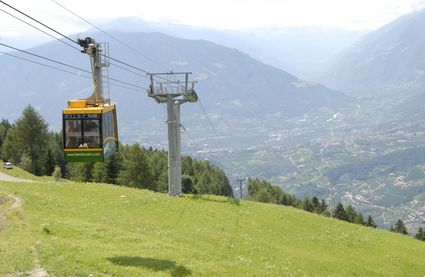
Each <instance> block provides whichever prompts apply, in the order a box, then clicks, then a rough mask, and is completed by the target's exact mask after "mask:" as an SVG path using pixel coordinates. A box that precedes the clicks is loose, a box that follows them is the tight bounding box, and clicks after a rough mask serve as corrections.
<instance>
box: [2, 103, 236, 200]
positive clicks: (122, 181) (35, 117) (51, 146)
mask: <svg viewBox="0 0 425 277" xmlns="http://www.w3.org/2000/svg"><path fill="white" fill-rule="evenodd" d="M119 148H120V150H119V151H118V152H117V153H115V154H114V155H112V157H111V158H109V159H107V160H106V161H105V162H96V163H94V162H92V163H66V162H65V160H64V156H63V136H62V134H61V133H56V132H49V130H48V125H47V123H46V122H45V120H44V119H43V117H42V116H41V115H40V114H39V113H38V112H37V111H36V110H35V109H34V108H33V107H32V106H27V107H26V108H25V109H24V110H23V112H22V115H21V117H20V118H18V119H17V120H16V121H15V122H14V123H13V124H11V123H10V122H9V121H8V120H5V119H3V120H2V121H1V122H0V156H1V158H2V159H3V160H4V161H9V162H12V163H13V164H15V165H17V166H19V167H21V168H22V169H24V170H26V171H28V172H31V173H33V174H34V175H37V176H41V175H48V176H51V175H55V176H56V177H60V178H65V179H70V180H74V181H80V182H101V183H109V184H117V185H122V186H129V187H136V188H143V189H149V190H153V191H158V192H165V191H167V190H168V158H167V152H166V151H165V150H157V149H152V148H149V149H146V148H144V147H141V146H140V145H138V144H134V145H124V144H120V146H119ZM182 190H183V192H184V193H199V194H216V195H224V196H233V190H232V187H231V186H230V182H229V180H228V178H227V176H226V174H225V173H224V171H223V170H221V169H220V168H219V167H217V166H215V165H214V164H212V163H211V162H209V161H200V160H196V159H193V158H191V157H189V156H183V157H182Z"/></svg>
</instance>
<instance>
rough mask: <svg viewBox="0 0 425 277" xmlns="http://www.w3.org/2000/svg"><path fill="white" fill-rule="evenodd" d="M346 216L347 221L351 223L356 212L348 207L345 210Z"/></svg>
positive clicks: (351, 207)
mask: <svg viewBox="0 0 425 277" xmlns="http://www.w3.org/2000/svg"><path fill="white" fill-rule="evenodd" d="M345 212H346V214H347V221H348V222H351V223H353V222H354V219H355V218H356V217H357V212H356V210H355V209H354V208H353V206H351V205H348V207H347V209H346V210H345Z"/></svg>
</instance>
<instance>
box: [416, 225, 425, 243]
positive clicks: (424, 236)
mask: <svg viewBox="0 0 425 277" xmlns="http://www.w3.org/2000/svg"><path fill="white" fill-rule="evenodd" d="M415 238H416V239H418V240H423V241H425V232H424V230H423V229H422V227H419V230H418V233H417V234H416V235H415Z"/></svg>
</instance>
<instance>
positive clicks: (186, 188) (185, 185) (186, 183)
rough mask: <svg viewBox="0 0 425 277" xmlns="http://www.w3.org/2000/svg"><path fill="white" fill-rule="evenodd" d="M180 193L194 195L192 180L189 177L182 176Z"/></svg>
mask: <svg viewBox="0 0 425 277" xmlns="http://www.w3.org/2000/svg"><path fill="white" fill-rule="evenodd" d="M182 192H183V193H196V190H195V186H194V185H193V179H192V177H191V176H189V175H183V176H182Z"/></svg>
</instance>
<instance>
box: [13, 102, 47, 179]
mask: <svg viewBox="0 0 425 277" xmlns="http://www.w3.org/2000/svg"><path fill="white" fill-rule="evenodd" d="M14 129H15V130H14V131H15V134H14V137H13V143H14V144H16V145H13V146H12V147H11V149H14V150H16V151H18V152H20V153H19V154H21V153H25V154H26V155H27V156H28V157H29V159H30V160H31V169H30V172H32V173H33V174H36V175H41V174H42V168H43V166H42V158H43V156H44V153H45V152H46V149H47V145H48V143H49V136H48V129H47V124H46V123H45V121H44V119H43V118H42V116H41V115H40V114H39V113H38V112H37V111H36V110H35V109H34V108H33V107H31V106H27V107H26V108H25V109H24V110H23V112H22V116H21V117H20V118H19V119H18V120H16V123H15V128H14ZM8 136H9V132H8ZM6 141H7V137H6ZM21 151H22V152H21ZM15 155H18V154H15Z"/></svg>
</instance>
